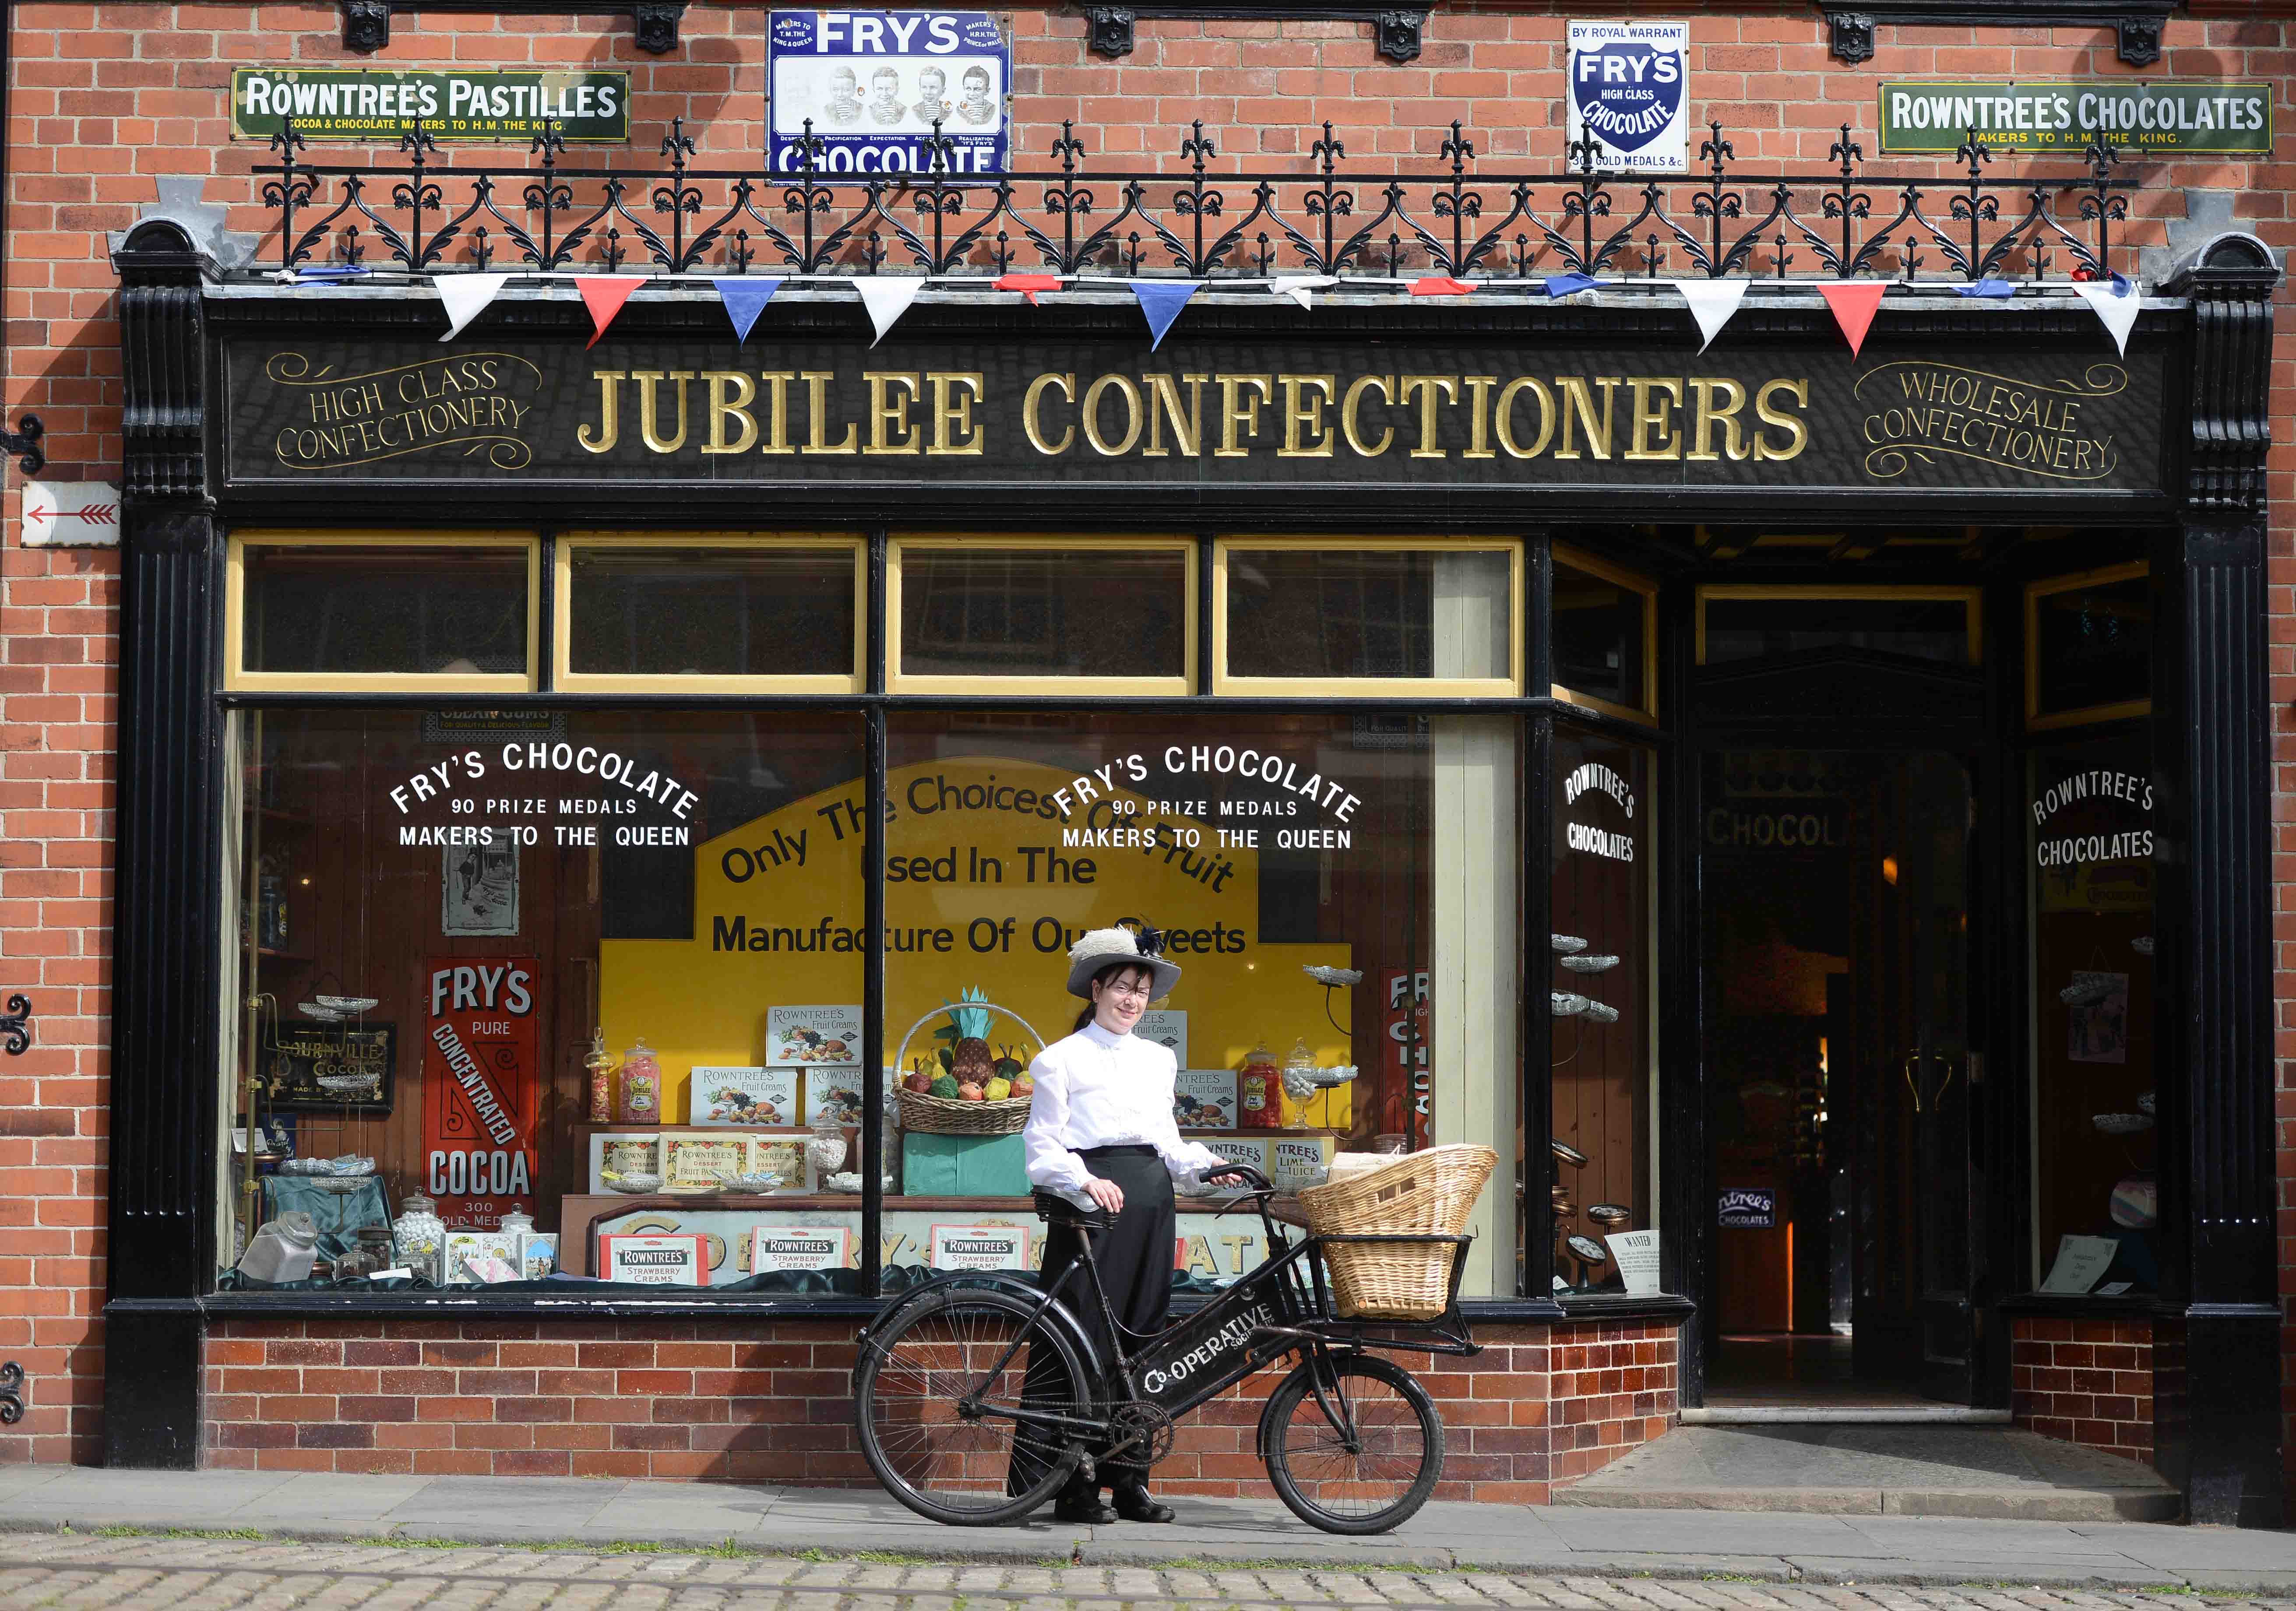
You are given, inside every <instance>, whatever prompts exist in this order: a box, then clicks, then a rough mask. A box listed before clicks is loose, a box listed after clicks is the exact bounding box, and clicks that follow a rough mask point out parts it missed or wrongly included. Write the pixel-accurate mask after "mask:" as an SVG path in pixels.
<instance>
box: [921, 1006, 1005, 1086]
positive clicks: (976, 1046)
mask: <svg viewBox="0 0 2296 1611" xmlns="http://www.w3.org/2000/svg"><path fill="white" fill-rule="evenodd" d="M987 1002H988V993H987V992H985V991H982V990H980V989H978V988H967V989H965V990H964V991H962V992H960V993H959V994H958V996H957V1000H956V1002H955V1003H953V1004H951V1005H950V1006H949V1010H948V1022H947V1024H945V1025H943V1026H941V1027H940V1028H939V1029H938V1030H936V1031H935V1032H934V1035H933V1038H934V1039H935V1040H942V1041H950V1042H954V1043H955V1044H953V1045H952V1046H950V1047H949V1048H948V1051H947V1056H948V1072H949V1073H950V1074H951V1075H954V1076H955V1079H956V1081H957V1083H958V1084H973V1085H981V1086H986V1085H987V1084H988V1080H989V1077H990V1076H991V1075H994V1074H995V1073H996V1059H995V1058H993V1057H992V1056H990V1055H989V1051H988V1038H987V1037H988V1006H987V1004H986V1003H987Z"/></svg>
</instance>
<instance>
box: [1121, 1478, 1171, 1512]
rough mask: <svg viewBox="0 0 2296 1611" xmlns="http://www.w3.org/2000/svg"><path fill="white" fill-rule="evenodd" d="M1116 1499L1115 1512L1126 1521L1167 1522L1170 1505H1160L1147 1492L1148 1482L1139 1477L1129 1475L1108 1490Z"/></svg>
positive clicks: (1153, 1496) (1152, 1495)
mask: <svg viewBox="0 0 2296 1611" xmlns="http://www.w3.org/2000/svg"><path fill="white" fill-rule="evenodd" d="M1109 1495H1110V1497H1111V1498H1112V1499H1113V1500H1115V1501H1116V1514H1117V1515H1119V1516H1120V1517H1123V1518H1124V1519H1125V1520H1126V1521H1128V1522H1169V1521H1170V1520H1171V1519H1172V1507H1171V1506H1169V1505H1160V1504H1158V1503H1157V1502H1156V1496H1155V1495H1154V1494H1152V1493H1151V1492H1148V1484H1146V1483H1144V1482H1143V1481H1142V1480H1141V1479H1140V1478H1138V1477H1136V1476H1135V1477H1129V1478H1127V1479H1126V1480H1124V1481H1121V1482H1119V1483H1118V1484H1116V1485H1115V1487H1113V1488H1111V1490H1110V1491H1109Z"/></svg>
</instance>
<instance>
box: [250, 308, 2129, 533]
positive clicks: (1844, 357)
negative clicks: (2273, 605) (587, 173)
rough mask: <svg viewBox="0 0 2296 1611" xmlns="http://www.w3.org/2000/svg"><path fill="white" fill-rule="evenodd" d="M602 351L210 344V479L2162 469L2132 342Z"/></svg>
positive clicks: (1879, 478)
mask: <svg viewBox="0 0 2296 1611" xmlns="http://www.w3.org/2000/svg"><path fill="white" fill-rule="evenodd" d="M619 346H620V347H621V348H622V349H623V350H622V351H621V352H619V353H618V354H617V355H616V356H611V357H609V356H606V355H605V353H604V352H603V350H601V351H599V352H585V351H583V350H581V349H578V348H574V347H573V346H571V345H570V343H565V342H547V343H545V342H508V343H499V344H489V345H487V346H485V347H478V346H473V347H471V348H469V349H467V350H463V351H457V352H455V353H452V354H450V355H446V356H432V355H430V354H426V353H424V352H422V349H420V348H412V349H410V348H406V347H397V346H392V347H386V346H381V345H376V344H363V343H334V344H314V345H310V346H307V347H299V348H283V347H281V346H279V345H278V344H277V343H275V342H271V341H245V340H242V341H237V342H234V343H233V344H232V345H231V346H230V347H229V348H227V355H226V367H227V372H228V377H229V384H230V389H231V409H230V419H231V429H230V465H231V475H232V478H233V480H234V482H235V483H236V484H239V485H241V486H263V485H293V484H297V483H303V482H307V481H316V480H317V479H319V478H324V479H325V480H326V481H327V482H328V483H330V484H335V485H339V484H340V482H342V481H344V480H346V479H348V480H354V481H372V482H386V481H391V482H396V481H406V480H422V481H434V482H435V481H454V482H471V481H486V480H494V481H499V482H504V483H512V484H516V485H518V486H520V487H532V486H536V485H540V484H548V483H552V482H580V483H583V484H585V485H594V484H596V483H600V482H623V483H628V484H636V485H652V486H660V485H679V486H687V487H701V486H707V485H709V484H712V483H722V484H726V485H727V486H729V487H745V488H746V487H767V486H800V485H822V484H827V485H833V486H853V487H887V486H898V485H901V484H904V483H906V484H909V485H915V484H917V483H919V482H921V481H924V480H930V482H931V484H932V485H934V486H936V487H950V486H962V485H964V484H966V483H972V484H977V485H998V486H1012V485H1015V484H1029V483H1037V484H1046V485H1057V486H1062V487H1086V486H1091V485H1095V484H1103V485H1115V486H1125V487H1152V486H1166V487H1190V488H1201V489H1210V488H1217V487H1287V486H1295V485H1297V486H1317V487H1328V486H1330V485H1333V484H1334V483H1337V484H1342V485H1349V486H1356V487H1364V486H1376V485H1405V486H1415V485H1423V486H1428V487H1458V488H1475V487H1488V488H1493V489H1513V488H1522V489H1536V488H1543V487H1544V488H1567V487H1710V488H1716V489H1730V488H1738V489H1745V490H1767V489H1775V488H1779V487H1823V488H1831V489H1847V490H1871V491H1885V490H1953V489H1989V490H1990V489H2015V490H2037V491H2047V492H2054V493H2057V494H2060V495H2062V494H2065V493H2070V492H2081V491H2094V492H2106V491H2109V492H2120V493H2126V492H2130V491H2149V490H2154V489H2157V488H2158V487H2159V485H2160V479H2161V459H2160V450H2159V446H2158V444H2159V441H2160V438H2161V432H2160V421H2161V412H2162V388H2161V365H2160V361H2159V359H2158V357H2157V356H2153V355H2152V354H2150V353H2145V352H2143V351H2140V352H2139V353H2138V354H2136V355H2135V356H2130V357H2128V358H2126V359H2122V360H2120V361H2118V362H2114V361H2107V360H2101V359H2095V358H2093V357H2089V356H2083V357H2079V358H2067V357H2062V356H2054V355H2048V354H2041V353H2033V352H2015V351H2007V352H2000V353H1989V354H1988V355H1987V356H1986V358H1985V359H1984V361H1983V362H1982V363H1981V364H1957V363H1953V362H1948V361H1947V360H1945V359H1943V358H1934V359H1932V358H1906V357H1895V356H1880V355H1877V354H1875V353H1874V352H1871V351H1869V352H1868V354H1867V355H1866V358H1865V359H1864V360H1863V361H1858V360H1853V359H1852V358H1851V357H1850V356H1849V355H1848V354H1847V353H1846V352H1844V351H1842V350H1841V348H1839V347H1829V348H1822V349H1819V348H1812V349H1790V350H1779V351H1759V350H1757V351H1742V352H1735V353H1731V354H1728V355H1707V356H1691V355H1688V354H1685V353H1681V352H1677V351H1655V350H1649V349H1636V350H1625V351H1607V352H1596V351H1591V350H1573V349H1562V348H1555V349H1547V348H1531V347H1528V346H1523V347H1512V348H1509V347H1494V346H1491V345H1488V344H1485V345H1481V346H1476V345H1470V344H1464V343H1423V344H1412V345H1407V346H1406V345H1402V344H1398V343H1356V344H1347V345H1340V344H1333V343H1303V342H1289V341H1286V342H1276V341H1266V342H1259V343H1254V342H1250V341H1243V342H1238V341H1220V342H1194V343H1190V342H1186V341H1184V340H1182V339H1177V338H1176V339H1173V340H1170V341H1168V342H1166V343H1165V345H1164V347H1163V348H1162V349H1161V350H1160V351H1159V352H1157V353H1154V354H1151V353H1150V352H1148V351H1147V350H1146V349H1145V348H1144V344H1142V343H1139V342H1132V341H1118V340H1113V339H1105V338H1096V339H1088V340H1062V341H1055V342H1048V343H1044V344H1030V343H1022V342H1013V341H994V340H986V339H984V340H980V341H949V340H934V341H931V342H914V343H906V344H904V345H903V346H901V347H900V348H898V349H892V348H881V349H876V350H872V351H862V350H857V348H856V346H855V345H854V344H853V343H849V342H844V341H832V340H826V339H803V340H793V341H787V342H782V343H778V344H775V345H774V346H772V347H770V348H766V349H765V350H764V351H763V352H762V353H760V352H756V351H754V350H753V351H752V353H750V354H749V355H744V354H743V353H742V350H741V349H740V348H736V347H734V345H732V344H731V343H729V342H724V341H703V340H697V339H681V340H676V341H670V342H664V343H657V344H652V345H644V344H640V343H635V342H625V343H620V344H619ZM760 359H762V361H759V360H760ZM745 360H746V361H745Z"/></svg>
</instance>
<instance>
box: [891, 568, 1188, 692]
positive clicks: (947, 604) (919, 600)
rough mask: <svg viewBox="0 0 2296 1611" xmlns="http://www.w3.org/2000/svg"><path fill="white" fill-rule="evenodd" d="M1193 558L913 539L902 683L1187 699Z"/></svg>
mask: <svg viewBox="0 0 2296 1611" xmlns="http://www.w3.org/2000/svg"><path fill="white" fill-rule="evenodd" d="M1194 558H1195V550H1194V545H1193V544H1188V543H1174V542H1165V543H1161V544H1155V545H1152V546H1145V545H1120V544H1084V543H1074V542H1048V543H1041V544H1021V543H1014V542H1012V541H1011V540H1009V539H1008V540H1006V541H1005V542H1002V543H988V544H984V543H977V542H974V543H961V544H960V542H958V541H955V540H936V541H924V540H911V539H904V540H903V541H901V542H899V543H898V544H896V545H895V547H894V566H893V572H892V578H891V586H892V598H891V600H890V613H891V615H892V616H893V617H894V619H895V620H896V621H898V624H899V628H898V630H899V639H898V658H897V660H896V662H895V665H894V667H893V681H894V683H895V685H896V686H898V687H905V688H909V689H922V690H928V691H929V690H931V689H933V688H936V687H942V688H954V689H962V688H964V686H965V685H966V684H967V683H972V682H973V681H974V680H976V679H983V678H988V679H996V680H1000V681H1004V682H1006V683H1008V684H1009V683H1010V681H1012V680H1013V679H1020V678H1030V679H1037V680H1039V681H1051V680H1054V679H1063V680H1065V679H1078V678H1090V679H1093V686H1095V687H1096V688H1097V689H1098V691H1103V692H1136V693H1185V692H1186V691H1188V685H1189V684H1188V677H1189V663H1190V659H1191V653H1190V651H1191V648H1192V646H1193V642H1194V638H1193V631H1192V627H1191V623H1190V600H1191V598H1192V597H1193V577H1194V574H1195V572H1194ZM1078 691H1083V689H1082V688H1078Z"/></svg>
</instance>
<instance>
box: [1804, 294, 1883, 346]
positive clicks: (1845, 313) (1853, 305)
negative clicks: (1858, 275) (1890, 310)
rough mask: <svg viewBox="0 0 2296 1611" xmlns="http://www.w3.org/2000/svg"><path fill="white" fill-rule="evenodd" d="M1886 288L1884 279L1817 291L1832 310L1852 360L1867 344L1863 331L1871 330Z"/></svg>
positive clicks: (1834, 320)
mask: <svg viewBox="0 0 2296 1611" xmlns="http://www.w3.org/2000/svg"><path fill="white" fill-rule="evenodd" d="M1889 289H1890V286H1889V282H1887V281H1884V280H1855V281H1849V282H1836V283H1833V284H1830V285H1821V286H1819V287H1818V288H1817V290H1818V294H1819V295H1820V296H1822V297H1824V298H1825V305H1826V306H1827V307H1831V308H1832V309H1833V322H1834V323H1836V324H1839V325H1840V326H1841V333H1842V334H1843V335H1844V336H1846V337H1848V338H1849V356H1851V357H1853V358H1854V357H1856V356H1857V349H1858V348H1861V347H1864V346H1865V345H1866V331H1869V330H1871V329H1872V328H1873V327H1874V309H1875V308H1877V307H1881V306H1882V293H1883V292H1885V291H1887V290H1889Z"/></svg>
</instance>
